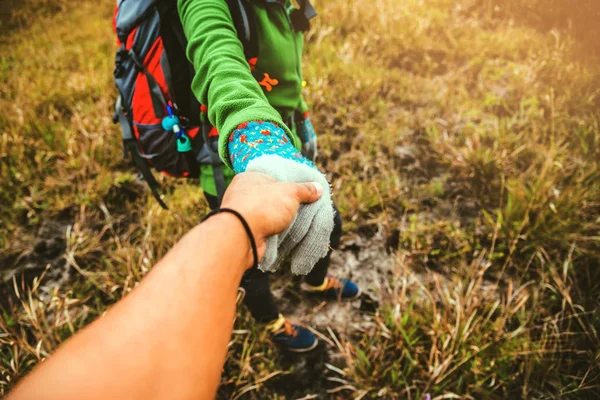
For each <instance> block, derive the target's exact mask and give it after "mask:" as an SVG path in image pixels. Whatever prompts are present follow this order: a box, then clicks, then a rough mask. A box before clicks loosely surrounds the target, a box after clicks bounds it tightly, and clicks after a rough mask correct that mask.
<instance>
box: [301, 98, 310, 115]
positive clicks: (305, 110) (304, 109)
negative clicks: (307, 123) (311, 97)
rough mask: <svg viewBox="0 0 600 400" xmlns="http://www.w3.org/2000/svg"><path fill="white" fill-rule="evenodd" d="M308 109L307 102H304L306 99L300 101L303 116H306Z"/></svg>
mask: <svg viewBox="0 0 600 400" xmlns="http://www.w3.org/2000/svg"><path fill="white" fill-rule="evenodd" d="M308 110H309V109H308V105H307V104H306V102H305V101H304V97H303V98H301V99H300V111H301V112H302V114H304V113H305V112H307V111H308Z"/></svg>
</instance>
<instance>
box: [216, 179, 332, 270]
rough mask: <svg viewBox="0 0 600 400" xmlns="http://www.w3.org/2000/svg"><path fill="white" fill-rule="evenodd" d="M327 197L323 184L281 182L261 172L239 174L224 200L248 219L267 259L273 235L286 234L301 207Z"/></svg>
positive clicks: (261, 256) (262, 254) (258, 245)
mask: <svg viewBox="0 0 600 400" xmlns="http://www.w3.org/2000/svg"><path fill="white" fill-rule="evenodd" d="M322 194H323V186H322V185H321V183H319V182H305V183H293V182H278V181H276V180H275V179H273V178H271V177H270V176H269V175H266V174H263V173H260V172H244V173H241V174H239V175H236V176H235V178H234V179H233V181H232V182H231V184H230V185H229V187H228V188H227V191H226V192H225V196H224V197H223V202H222V207H223V208H232V209H234V210H236V211H238V212H239V213H240V214H242V215H243V216H244V218H245V219H246V221H247V222H248V225H249V226H250V229H252V234H253V235H254V238H255V240H256V246H257V250H258V256H259V258H260V259H262V258H263V256H264V255H265V251H266V240H267V238H268V237H269V236H273V235H276V234H278V233H281V232H282V231H284V230H285V229H286V228H287V227H289V226H290V224H291V223H292V222H293V221H294V219H295V217H296V214H297V213H298V209H299V208H300V204H302V203H313V202H315V201H317V200H318V199H319V198H320V197H321V195H322Z"/></svg>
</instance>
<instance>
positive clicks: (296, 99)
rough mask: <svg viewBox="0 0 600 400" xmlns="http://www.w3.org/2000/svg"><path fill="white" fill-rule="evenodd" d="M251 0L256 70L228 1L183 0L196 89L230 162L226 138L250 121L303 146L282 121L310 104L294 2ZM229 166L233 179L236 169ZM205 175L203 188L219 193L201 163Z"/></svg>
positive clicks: (228, 173)
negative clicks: (279, 130)
mask: <svg viewBox="0 0 600 400" xmlns="http://www.w3.org/2000/svg"><path fill="white" fill-rule="evenodd" d="M251 1H252V5H253V7H254V10H255V12H256V32H257V36H258V41H259V57H258V62H257V63H256V67H255V68H254V70H253V71H251V70H250V67H249V65H248V62H247V60H246V59H245V57H244V51H243V48H242V44H241V42H240V41H239V40H238V37H237V34H236V31H235V28H234V25H233V21H232V19H231V15H230V13H229V9H228V7H227V3H226V2H225V1H224V0H178V9H179V15H180V17H181V21H182V24H183V28H184V31H185V35H186V37H187V40H188V48H187V54H188V58H189V59H190V60H191V62H192V63H193V65H194V68H195V71H196V76H195V78H194V80H193V82H192V90H193V91H194V94H195V95H196V97H197V98H198V100H199V101H200V103H201V104H203V105H206V106H207V107H208V118H209V121H210V122H211V124H212V125H213V126H215V127H216V128H217V130H218V131H219V155H220V156H221V159H222V160H223V161H224V162H225V164H226V165H227V166H230V165H229V157H228V156H227V138H228V136H229V134H230V133H231V132H232V131H233V130H234V129H235V128H236V127H237V126H238V125H239V124H241V123H244V122H247V121H257V120H263V121H271V122H275V123H278V124H280V125H281V126H283V127H284V129H286V132H287V133H288V135H290V137H291V138H292V140H293V142H294V144H295V146H296V147H297V148H299V146H300V141H299V139H298V137H297V136H296V134H295V133H294V132H292V131H291V130H290V129H288V128H287V127H286V126H285V124H284V123H283V121H284V119H287V118H288V117H289V116H290V115H291V113H293V112H294V111H295V110H300V111H306V108H307V107H306V104H305V103H304V101H303V100H302V95H301V91H302V47H303V35H302V33H301V32H297V31H295V30H294V29H293V27H292V24H291V20H290V17H289V14H290V12H291V11H292V10H293V7H294V6H293V4H292V3H291V1H290V0H280V1H277V0H251ZM290 128H291V129H292V130H293V129H294V128H293V127H290ZM224 170H225V171H224V173H225V175H226V178H229V179H231V177H232V176H233V171H231V170H230V169H228V168H224ZM200 179H201V184H202V187H203V189H204V190H205V191H206V192H207V193H209V194H212V195H215V194H216V189H215V184H214V180H213V174H212V168H211V167H209V166H203V167H202V170H201V178H200Z"/></svg>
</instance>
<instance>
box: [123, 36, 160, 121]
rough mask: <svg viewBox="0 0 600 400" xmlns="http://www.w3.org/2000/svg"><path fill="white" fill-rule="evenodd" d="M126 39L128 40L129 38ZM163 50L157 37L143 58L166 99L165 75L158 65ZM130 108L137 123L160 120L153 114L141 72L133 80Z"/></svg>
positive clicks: (145, 81) (148, 91)
mask: <svg viewBox="0 0 600 400" xmlns="http://www.w3.org/2000/svg"><path fill="white" fill-rule="evenodd" d="M134 33H135V31H133V32H132V35H133V34H134ZM130 38H131V36H130ZM127 41H128V42H129V39H128V40H127ZM163 51H164V49H163V43H162V39H161V38H158V39H157V40H156V42H154V44H153V45H152V47H151V48H150V51H149V52H148V54H147V55H146V58H145V59H144V67H145V68H146V70H147V71H148V72H149V73H150V74H151V75H152V76H153V77H154V79H155V80H156V82H157V83H158V85H159V86H160V88H161V90H162V92H163V95H164V96H165V98H167V99H168V95H167V84H166V82H165V75H164V73H163V70H162V67H161V66H160V56H161V55H162V53H163ZM131 109H132V112H133V121H134V122H136V123H138V124H158V123H160V122H161V119H160V118H157V117H156V115H154V108H153V107H152V98H151V97H150V88H149V87H148V81H147V80H146V76H145V75H144V73H143V72H140V73H138V76H137V79H136V82H135V90H134V92H133V99H132V101H131ZM165 114H166V111H165Z"/></svg>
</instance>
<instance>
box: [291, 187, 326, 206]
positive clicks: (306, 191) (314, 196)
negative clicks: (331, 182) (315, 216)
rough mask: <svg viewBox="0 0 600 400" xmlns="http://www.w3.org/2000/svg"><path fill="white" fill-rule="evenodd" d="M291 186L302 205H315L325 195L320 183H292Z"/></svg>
mask: <svg viewBox="0 0 600 400" xmlns="http://www.w3.org/2000/svg"><path fill="white" fill-rule="evenodd" d="M291 185H292V188H293V190H294V191H295V193H296V198H297V199H298V201H299V202H300V203H314V202H315V201H317V200H319V199H320V198H321V195H322V194H323V186H322V185H321V184H320V183H319V182H304V183H292V184H291Z"/></svg>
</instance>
